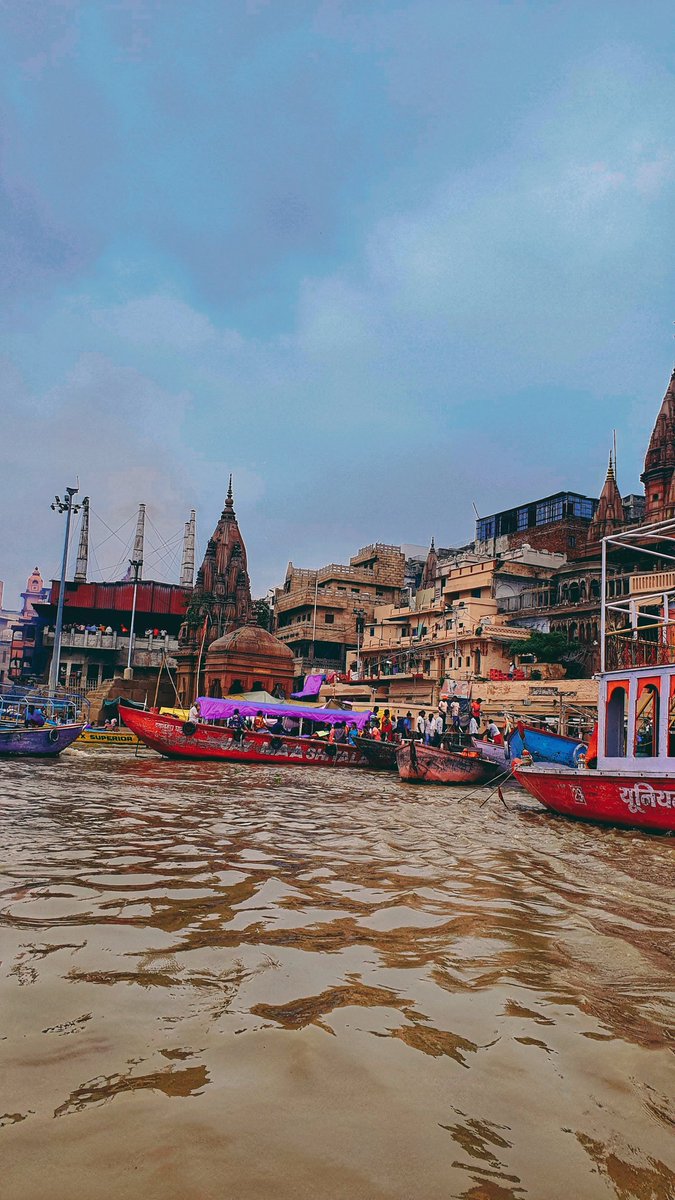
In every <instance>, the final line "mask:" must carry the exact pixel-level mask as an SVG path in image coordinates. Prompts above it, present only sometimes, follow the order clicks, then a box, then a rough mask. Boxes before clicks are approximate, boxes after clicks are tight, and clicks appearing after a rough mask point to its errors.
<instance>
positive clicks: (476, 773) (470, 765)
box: [396, 742, 504, 784]
mask: <svg viewBox="0 0 675 1200" xmlns="http://www.w3.org/2000/svg"><path fill="white" fill-rule="evenodd" d="M396 765H397V767H398V773H399V775H400V777H401V779H404V780H406V782H408V783H445V784H453V783H455V784H456V783H460V784H461V783H463V784H479V783H490V781H491V780H493V779H495V778H496V777H497V776H498V775H503V773H504V768H503V766H502V765H500V764H499V763H494V762H489V761H488V760H487V759H485V758H481V756H480V754H478V752H477V751H475V750H440V749H436V748H435V747H434V746H425V745H424V744H423V743H422V742H406V743H405V744H404V745H403V746H401V747H399V750H398V751H397V754H396Z"/></svg>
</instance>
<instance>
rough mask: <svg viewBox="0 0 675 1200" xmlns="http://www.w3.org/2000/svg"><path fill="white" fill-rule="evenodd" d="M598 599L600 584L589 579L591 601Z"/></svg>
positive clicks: (595, 580)
mask: <svg viewBox="0 0 675 1200" xmlns="http://www.w3.org/2000/svg"><path fill="white" fill-rule="evenodd" d="M599 599H600V584H599V582H598V580H597V579H591V600H599Z"/></svg>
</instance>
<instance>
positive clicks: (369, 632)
mask: <svg viewBox="0 0 675 1200" xmlns="http://www.w3.org/2000/svg"><path fill="white" fill-rule="evenodd" d="M368 637H375V626H374V625H371V626H370V629H369V630H368Z"/></svg>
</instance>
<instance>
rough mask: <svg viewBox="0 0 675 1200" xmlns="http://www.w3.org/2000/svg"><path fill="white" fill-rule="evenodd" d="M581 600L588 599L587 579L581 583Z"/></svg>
mask: <svg viewBox="0 0 675 1200" xmlns="http://www.w3.org/2000/svg"><path fill="white" fill-rule="evenodd" d="M579 599H580V600H585V599H586V580H585V579H582V581H581V583H580V584H579Z"/></svg>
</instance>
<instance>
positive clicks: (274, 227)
mask: <svg viewBox="0 0 675 1200" xmlns="http://www.w3.org/2000/svg"><path fill="white" fill-rule="evenodd" d="M674 49H675V33H674V26H673V20H672V5H671V3H670V0H668V2H665V0H664V2H663V3H662V2H661V0H644V3H642V4H635V2H634V0H628V2H624V0H609V2H605V0H594V2H593V3H592V4H589V3H588V2H587V0H584V2H582V3H577V2H576V0H567V2H558V3H556V2H552V0H537V2H535V0H511V2H509V0H461V2H460V0H414V2H413V0H369V2H366V0H267V2H266V0H191V2H190V3H189V4H186V3H184V2H183V0H105V2H104V0H31V2H30V3H26V0H4V3H3V5H2V6H1V7H0V91H1V95H2V111H1V112H0V119H1V123H2V137H3V145H2V156H1V159H0V263H1V264H2V269H1V270H0V290H1V291H2V297H1V301H0V333H1V336H0V504H1V511H2V514H3V518H4V519H3V521H2V527H1V533H0V579H4V580H5V603H6V604H7V603H8V602H10V601H11V600H12V597H14V596H15V595H16V594H17V593H18V591H19V590H20V588H21V587H23V586H24V581H25V579H26V577H27V575H28V574H29V573H30V571H31V570H32V568H33V567H34V566H35V565H36V564H37V565H39V566H40V568H41V570H42V572H43V575H45V577H51V576H52V575H53V574H55V573H56V571H57V568H58V564H59V561H60V543H61V539H62V537H63V521H64V518H63V517H61V516H58V515H56V514H55V513H53V512H52V511H50V507H49V506H50V503H51V501H52V499H53V496H54V494H55V493H58V494H62V493H63V489H64V488H65V487H66V485H68V484H74V483H75V481H76V480H79V484H80V494H81V495H84V494H88V495H89V496H90V498H91V506H92V542H93V546H94V550H95V555H96V557H95V559H94V558H93V556H92V561H91V572H92V576H93V577H98V578H116V577H119V575H121V574H122V572H123V570H124V568H125V567H126V560H127V558H128V556H129V553H130V538H131V536H132V535H133V523H134V515H135V510H136V507H137V505H138V502H139V501H144V502H145V503H146V504H147V506H148V515H149V518H150V521H151V522H152V525H151V526H150V525H149V528H148V533H149V544H148V552H147V556H146V575H152V576H153V577H155V578H160V579H161V578H167V579H174V580H177V578H178V567H179V556H180V534H181V531H182V528H183V522H184V521H185V520H186V519H187V517H188V515H189V510H190V508H192V507H194V508H196V510H197V523H198V539H199V547H200V550H201V551H202V552H203V549H204V546H205V542H206V539H207V538H208V536H209V535H210V533H211V531H212V529H213V527H214V526H215V523H216V521H217V519H218V516H219V514H220V510H221V508H222V505H223V500H224V496H225V492H226V489H227V479H228V475H229V473H230V472H232V473H233V475H234V491H235V502H236V509H237V515H238V518H239V521H240V525H241V528H242V532H243V535H244V538H245V541H246V544H247V548H248V555H249V569H250V574H251V578H252V585H253V591H254V594H256V595H259V594H263V593H264V592H265V590H266V589H267V588H268V587H270V586H271V585H274V584H279V583H281V582H282V580H283V576H284V573H285V569H286V565H287V562H288V560H289V559H292V560H293V562H294V563H296V565H299V566H307V567H311V566H318V565H320V564H321V563H323V562H331V561H346V560H347V559H348V557H349V555H350V554H352V553H354V552H355V551H356V550H357V549H358V548H359V547H361V546H363V545H367V544H368V543H370V542H372V541H383V542H391V543H396V544H399V543H402V542H410V543H417V544H421V545H425V544H428V542H429V540H430V539H431V537H432V535H433V536H434V537H435V539H436V543H437V544H441V545H444V546H449V545H453V544H455V545H456V544H463V543H465V542H466V541H468V540H469V539H470V538H471V536H472V531H473V524H474V520H475V514H474V507H473V506H474V505H475V506H476V509H477V510H478V511H479V512H480V513H481V514H482V515H485V514H489V513H491V512H494V511H498V510H500V509H503V508H508V507H511V506H512V505H515V504H518V503H523V502H526V501H529V500H532V499H536V498H538V497H539V496H543V495H547V494H550V493H551V492H555V491H557V490H559V489H561V488H566V489H570V490H573V491H580V492H582V493H585V494H588V495H598V494H599V491H600V488H601V486H602V482H603V479H604V474H605V470H606V464H607V456H608V451H609V449H610V446H611V440H612V430H613V429H614V428H616V430H617V438H618V478H619V486H620V488H621V490H622V492H623V493H624V494H626V493H628V492H631V491H639V490H640V484H639V474H640V470H641V469H642V462H643V459H644V453H645V450H646V446H647V442H648V439H649V434H650V431H651V427H652V425H653V421H654V418H655V416H656V413H657V411H658V407H659V404H660V401H661V398H662V396H663V393H664V391H665V389H666V385H667V382H668V378H669V375H670V371H671V368H672V365H673V318H674V316H675V314H674V312H673V275H674V269H673V254H672V242H673V237H672V234H673V215H674V203H673V198H674V197H673V193H674V188H675V151H674V147H675V136H674V135H675V128H674V126H675V87H674V75H673V51H674ZM73 566H74V557H73V560H72V565H71V570H72V567H73Z"/></svg>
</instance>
